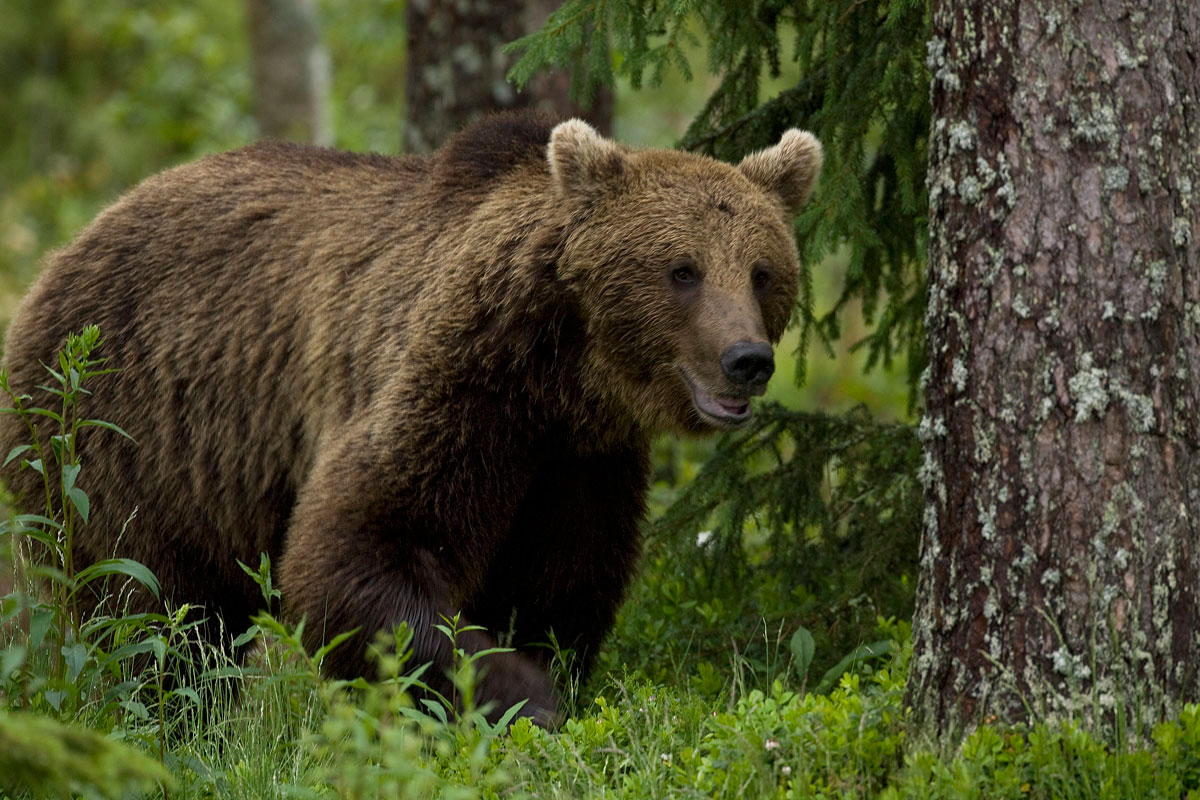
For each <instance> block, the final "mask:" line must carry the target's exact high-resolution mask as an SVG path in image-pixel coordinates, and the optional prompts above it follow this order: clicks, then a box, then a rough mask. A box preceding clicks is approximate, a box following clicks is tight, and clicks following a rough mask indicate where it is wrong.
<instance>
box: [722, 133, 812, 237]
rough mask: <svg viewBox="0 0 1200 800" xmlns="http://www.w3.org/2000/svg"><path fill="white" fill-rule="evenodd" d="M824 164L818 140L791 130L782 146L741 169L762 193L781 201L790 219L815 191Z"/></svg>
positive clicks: (751, 158)
mask: <svg viewBox="0 0 1200 800" xmlns="http://www.w3.org/2000/svg"><path fill="white" fill-rule="evenodd" d="M824 160H825V154H824V151H822V149H821V143H820V142H819V141H817V137H815V136H813V135H812V134H811V133H809V132H808V131H802V130H800V129H799V128H792V129H791V130H789V131H787V132H785V133H784V134H783V138H781V139H780V140H779V144H777V145H775V146H774V147H768V148H767V149H766V150H759V151H758V152H757V153H751V154H750V155H748V156H746V157H745V158H743V159H742V163H740V164H738V169H740V170H741V171H742V174H743V175H745V176H746V177H747V178H749V179H750V180H751V181H752V182H753V183H755V184H757V185H758V186H759V187H761V188H762V189H763V191H765V192H767V193H768V194H771V195H774V196H775V197H776V198H778V199H779V200H780V201H781V202H782V203H783V207H784V209H785V210H786V211H787V212H788V214H789V215H795V214H796V213H797V212H798V211H799V210H800V209H801V208H803V207H804V204H805V203H807V202H808V198H809V197H810V196H811V195H812V193H813V189H814V188H816V185H817V176H818V175H819V174H820V172H821V164H822V162H823V161H824Z"/></svg>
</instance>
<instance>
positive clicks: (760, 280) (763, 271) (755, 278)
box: [750, 264, 771, 292]
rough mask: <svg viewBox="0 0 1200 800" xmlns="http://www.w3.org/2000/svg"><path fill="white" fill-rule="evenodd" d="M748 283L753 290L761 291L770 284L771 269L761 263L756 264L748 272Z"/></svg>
mask: <svg viewBox="0 0 1200 800" xmlns="http://www.w3.org/2000/svg"><path fill="white" fill-rule="evenodd" d="M750 285H751V286H753V287H754V291H756V292H761V291H762V290H763V289H766V288H767V287H768V286H770V285H771V271H770V270H769V269H767V268H766V266H765V265H763V264H758V265H756V266H755V267H754V269H753V270H752V271H751V272H750Z"/></svg>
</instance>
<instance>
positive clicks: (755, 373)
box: [721, 342, 775, 389]
mask: <svg viewBox="0 0 1200 800" xmlns="http://www.w3.org/2000/svg"><path fill="white" fill-rule="evenodd" d="M721 369H722V370H724V371H725V377H727V378H729V380H731V381H733V382H734V383H736V384H738V385H739V386H746V387H748V388H750V389H757V388H760V387H762V386H763V385H765V384H766V382H767V381H768V380H770V378H771V374H772V373H773V372H775V353H774V351H772V350H771V345H769V344H767V343H766V342H734V343H733V344H732V345H730V347H729V349H728V350H726V351H725V352H724V354H722V356H721Z"/></svg>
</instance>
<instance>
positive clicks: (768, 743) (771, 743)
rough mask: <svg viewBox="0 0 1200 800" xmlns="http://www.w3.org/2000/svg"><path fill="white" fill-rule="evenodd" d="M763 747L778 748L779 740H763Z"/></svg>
mask: <svg viewBox="0 0 1200 800" xmlns="http://www.w3.org/2000/svg"><path fill="white" fill-rule="evenodd" d="M763 747H765V748H767V749H768V750H778V749H779V742H777V741H775V740H774V739H767V740H766V741H765V742H763Z"/></svg>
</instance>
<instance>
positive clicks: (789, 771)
mask: <svg viewBox="0 0 1200 800" xmlns="http://www.w3.org/2000/svg"><path fill="white" fill-rule="evenodd" d="M780 771H781V772H782V773H783V774H784V775H791V774H792V768H791V767H789V766H788V765H787V764H784V765H783V768H782V769H781V770H780Z"/></svg>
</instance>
